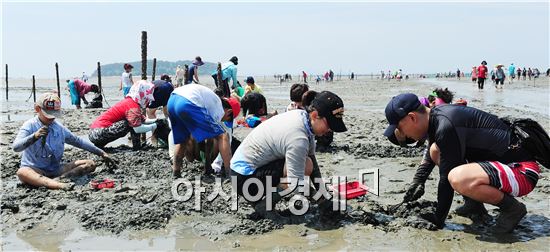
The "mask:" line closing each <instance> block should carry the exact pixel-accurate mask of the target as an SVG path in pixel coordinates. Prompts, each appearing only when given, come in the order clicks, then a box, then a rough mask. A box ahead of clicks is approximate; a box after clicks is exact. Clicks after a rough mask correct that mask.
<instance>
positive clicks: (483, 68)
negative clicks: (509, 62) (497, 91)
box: [477, 60, 487, 90]
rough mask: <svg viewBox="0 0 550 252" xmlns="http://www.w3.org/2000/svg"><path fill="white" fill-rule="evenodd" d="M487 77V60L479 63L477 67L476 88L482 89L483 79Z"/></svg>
mask: <svg viewBox="0 0 550 252" xmlns="http://www.w3.org/2000/svg"><path fill="white" fill-rule="evenodd" d="M486 78H487V61H485V60H484V61H482V62H481V65H480V66H478V67H477V88H478V89H479V90H482V89H483V85H484V84H485V79H486Z"/></svg>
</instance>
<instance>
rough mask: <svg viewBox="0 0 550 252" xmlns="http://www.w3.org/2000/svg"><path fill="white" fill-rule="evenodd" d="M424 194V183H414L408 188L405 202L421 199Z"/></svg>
mask: <svg viewBox="0 0 550 252" xmlns="http://www.w3.org/2000/svg"><path fill="white" fill-rule="evenodd" d="M422 195H424V184H422V183H413V184H412V185H411V186H410V187H409V189H407V192H406V193H405V196H404V197H403V202H411V201H415V200H417V199H420V197H422Z"/></svg>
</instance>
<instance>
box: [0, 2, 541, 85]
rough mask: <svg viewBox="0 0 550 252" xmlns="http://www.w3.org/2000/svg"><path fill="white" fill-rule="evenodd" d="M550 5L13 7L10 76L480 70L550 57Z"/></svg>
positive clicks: (7, 57) (7, 27) (8, 27)
mask: <svg viewBox="0 0 550 252" xmlns="http://www.w3.org/2000/svg"><path fill="white" fill-rule="evenodd" d="M549 30H550V29H549V2H548V1H543V2H531V3H525V2H486V3H479V2H456V3H441V2H422V3H421V2H417V3H415V2H400V3H398V2H394V3H383V2H347V3H341V2H332V3H331V2H300V3H294V2H284V3H275V2H226V1H222V2H206V3H205V2H202V3H192V2H125V1H122V2H121V1H118V2H109V1H101V2H47V3H46V2H44V1H27V2H20V1H9V0H8V1H4V2H3V3H2V31H1V32H2V34H1V35H2V45H1V47H2V57H1V58H2V65H3V67H2V76H5V75H4V74H5V73H4V71H5V70H4V64H8V65H9V76H10V77H14V78H16V77H30V76H32V75H33V74H34V75H36V76H40V77H43V78H52V77H55V68H54V65H55V63H56V62H58V63H59V65H60V75H61V76H63V77H65V76H79V75H80V74H81V73H82V72H83V71H86V72H87V73H91V72H92V71H93V70H94V69H95V67H96V64H97V62H98V61H100V62H101V63H102V64H109V63H117V62H128V61H138V60H140V53H141V31H147V36H148V58H149V59H152V58H153V57H155V58H157V60H169V61H176V60H190V59H193V58H194V57H195V56H197V55H200V56H201V57H202V59H203V60H204V61H209V62H218V61H222V62H223V61H227V60H228V59H229V58H230V57H231V56H233V55H236V56H238V57H239V75H264V74H265V75H272V74H275V73H286V72H288V73H292V74H298V73H300V72H301V71H302V70H305V71H306V72H308V73H310V74H319V73H323V72H325V71H327V70H328V69H332V70H334V72H335V73H339V72H340V71H341V72H342V73H349V72H350V71H353V72H355V73H359V74H370V73H372V72H374V73H378V72H380V70H384V71H387V70H389V69H392V70H395V69H398V68H401V69H403V71H404V72H405V73H435V72H440V71H456V69H457V68H460V69H461V70H466V71H468V72H469V70H470V69H471V67H472V66H474V65H478V64H479V63H480V62H481V61H482V60H486V61H487V62H488V63H489V65H493V64H497V63H502V64H505V65H508V64H509V63H515V65H517V66H520V67H523V66H528V67H538V68H539V69H541V70H543V71H545V70H546V68H548V67H549V66H550V63H549V55H550V51H549Z"/></svg>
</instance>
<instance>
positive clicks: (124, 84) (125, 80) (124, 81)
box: [118, 63, 134, 97]
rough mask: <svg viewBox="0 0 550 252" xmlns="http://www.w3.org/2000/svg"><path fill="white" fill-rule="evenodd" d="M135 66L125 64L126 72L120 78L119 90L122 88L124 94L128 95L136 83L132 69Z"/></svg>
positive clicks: (124, 95)
mask: <svg viewBox="0 0 550 252" xmlns="http://www.w3.org/2000/svg"><path fill="white" fill-rule="evenodd" d="M133 68H134V66H132V65H130V64H128V63H126V64H124V72H123V73H122V77H121V78H120V88H119V89H118V90H122V96H123V97H126V95H127V94H128V92H129V91H130V88H131V87H132V85H134V80H133V78H132V69H133Z"/></svg>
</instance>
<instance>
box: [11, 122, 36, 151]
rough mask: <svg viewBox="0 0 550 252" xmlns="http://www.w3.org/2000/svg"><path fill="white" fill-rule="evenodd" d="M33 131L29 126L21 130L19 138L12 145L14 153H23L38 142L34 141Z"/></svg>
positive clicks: (25, 125) (24, 126)
mask: <svg viewBox="0 0 550 252" xmlns="http://www.w3.org/2000/svg"><path fill="white" fill-rule="evenodd" d="M31 131H32V130H31V128H30V126H28V125H27V124H24V125H23V126H22V127H21V129H19V133H17V136H16V137H15V140H13V144H12V148H13V150H14V151H16V152H20V151H23V150H25V149H26V148H27V147H29V146H31V145H32V144H33V143H34V142H36V139H34V132H31Z"/></svg>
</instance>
